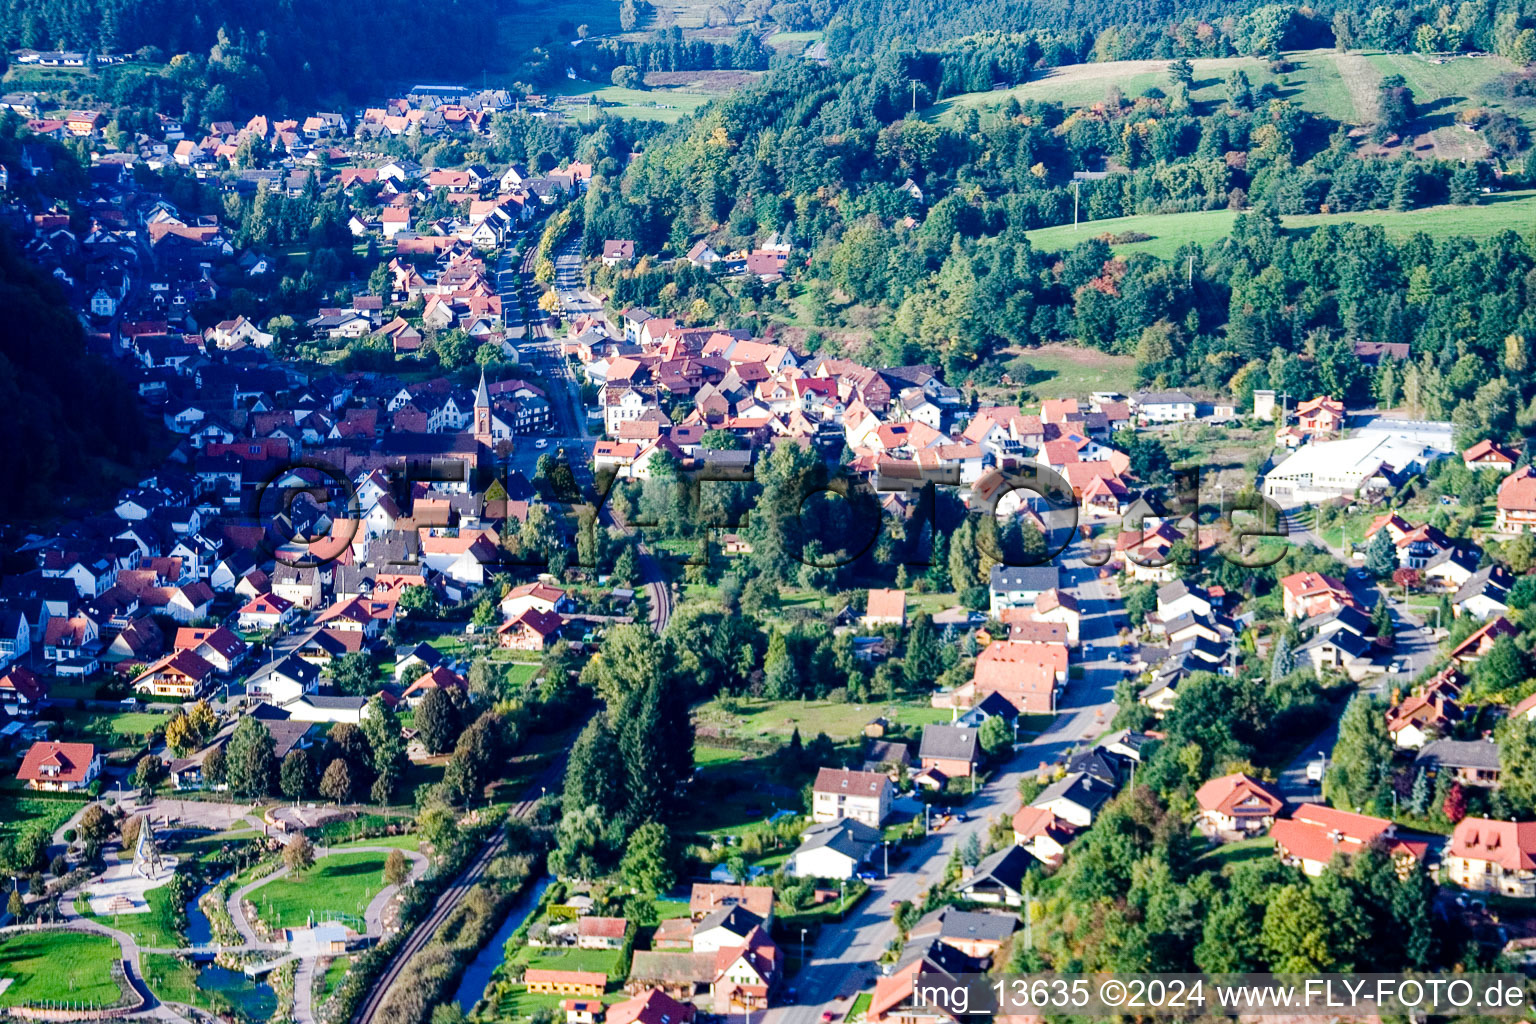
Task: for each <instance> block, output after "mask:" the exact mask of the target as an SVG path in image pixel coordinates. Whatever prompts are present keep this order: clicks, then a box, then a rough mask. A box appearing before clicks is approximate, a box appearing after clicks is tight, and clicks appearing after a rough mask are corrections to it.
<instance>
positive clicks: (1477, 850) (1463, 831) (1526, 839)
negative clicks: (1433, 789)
mask: <svg viewBox="0 0 1536 1024" xmlns="http://www.w3.org/2000/svg"><path fill="white" fill-rule="evenodd" d="M1445 870H1446V875H1447V876H1448V877H1449V878H1450V880H1451V881H1452V882H1454V883H1455V884H1456V885H1459V886H1461V887H1462V888H1463V889H1469V890H1471V891H1473V892H1492V893H1500V894H1502V895H1504V896H1514V897H1517V898H1521V899H1530V898H1532V897H1536V821H1520V822H1515V821H1494V820H1492V819H1489V818H1463V819H1462V820H1461V821H1459V822H1457V823H1456V829H1455V831H1453V832H1452V833H1451V842H1450V846H1449V848H1448V849H1447V850H1446V852H1445Z"/></svg>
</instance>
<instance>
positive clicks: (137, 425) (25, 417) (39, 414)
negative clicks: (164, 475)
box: [0, 232, 150, 519]
mask: <svg viewBox="0 0 1536 1024" xmlns="http://www.w3.org/2000/svg"><path fill="white" fill-rule="evenodd" d="M0 309H3V310H5V329H4V330H0V438H4V443H3V444H0V479H4V480H5V481H6V485H5V486H4V487H3V488H0V519H9V518H19V517H21V516H39V515H47V514H49V513H50V512H53V511H57V508H56V506H55V505H54V502H55V501H56V499H57V496H58V495H61V494H65V493H68V494H70V495H71V496H73V497H76V498H81V497H85V496H87V495H94V494H96V493H97V492H99V491H100V490H102V489H108V490H110V489H112V488H113V487H115V486H118V485H119V484H121V483H122V481H114V480H113V479H111V476H112V474H113V473H114V472H115V471H116V470H117V469H118V468H120V467H122V466H126V465H131V464H133V463H135V462H137V461H139V460H141V459H143V458H144V457H145V455H146V454H148V453H147V452H146V451H145V445H146V442H147V441H148V440H149V438H150V431H149V430H148V428H147V424H146V422H145V420H144V418H143V414H142V413H141V412H140V410H139V406H138V403H137V402H136V401H135V400H134V396H133V392H132V391H131V390H130V389H129V387H128V386H127V384H126V383H124V381H123V379H122V378H121V377H120V376H118V373H117V371H116V370H115V369H113V368H111V367H109V366H108V365H107V364H106V363H105V362H104V361H102V360H101V359H98V358H96V357H93V356H91V355H89V354H88V353H87V351H86V347H85V336H84V334H83V332H82V331H81V329H80V323H79V321H77V320H76V319H75V317H74V315H73V313H71V312H70V307H69V303H68V302H67V301H66V298H65V296H63V295H61V294H60V293H59V290H58V287H57V286H56V284H55V282H54V281H53V279H52V278H50V277H48V276H47V275H45V274H43V273H41V272H39V271H38V270H37V269H36V268H35V267H33V266H32V265H31V264H30V263H28V262H27V261H26V259H25V257H23V256H22V254H21V253H20V251H18V249H17V248H16V244H15V241H14V239H12V238H11V236H10V235H9V234H8V233H4V232H0Z"/></svg>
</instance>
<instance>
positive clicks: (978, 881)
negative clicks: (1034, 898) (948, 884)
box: [956, 846, 1034, 907]
mask: <svg viewBox="0 0 1536 1024" xmlns="http://www.w3.org/2000/svg"><path fill="white" fill-rule="evenodd" d="M1033 862H1034V858H1032V857H1031V856H1030V855H1029V854H1028V853H1026V852H1025V851H1024V848H1023V847H1022V846H1005V847H1003V848H1002V849H1001V850H998V851H997V852H996V853H993V854H991V855H989V856H987V857H986V858H984V859H983V860H982V861H981V863H979V864H977V865H976V869H975V870H974V871H973V872H971V877H969V878H967V879H965V880H963V881H962V882H961V883H960V885H959V886H958V887H957V890H956V891H957V892H958V893H959V894H960V897H961V898H962V899H966V900H970V901H971V902H973V903H990V904H994V905H997V906H1005V907H1022V906H1023V905H1024V888H1025V884H1024V876H1025V874H1026V873H1027V872H1028V871H1029V866H1030V864H1032V863H1033Z"/></svg>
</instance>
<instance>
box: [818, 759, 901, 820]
mask: <svg viewBox="0 0 1536 1024" xmlns="http://www.w3.org/2000/svg"><path fill="white" fill-rule="evenodd" d="M894 788H895V787H893V786H892V785H891V780H890V778H889V777H888V776H886V775H885V774H883V773H881V772H859V771H852V770H850V769H847V768H822V769H821V770H820V771H818V772H817V773H816V782H815V784H814V785H813V786H812V787H811V820H812V821H818V822H819V821H836V820H837V819H839V818H853V819H855V820H857V821H862V822H863V823H864V824H866V825H869V826H871V827H873V828H879V827H880V823H881V822H882V821H884V820H885V819H886V818H887V817H888V816H889V815H890V813H891V800H892V792H893V790H894Z"/></svg>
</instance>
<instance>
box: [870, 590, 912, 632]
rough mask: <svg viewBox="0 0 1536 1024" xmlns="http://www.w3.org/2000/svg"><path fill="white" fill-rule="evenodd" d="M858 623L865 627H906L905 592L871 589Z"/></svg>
mask: <svg viewBox="0 0 1536 1024" xmlns="http://www.w3.org/2000/svg"><path fill="white" fill-rule="evenodd" d="M859 621H860V622H862V623H863V624H864V625H865V626H902V627H904V626H906V624H907V592H906V591H905V590H886V589H882V588H878V587H877V588H872V589H871V590H870V591H869V600H868V603H867V604H866V605H865V606H864V615H863V617H862V618H861V619H860V620H859Z"/></svg>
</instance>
